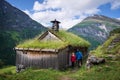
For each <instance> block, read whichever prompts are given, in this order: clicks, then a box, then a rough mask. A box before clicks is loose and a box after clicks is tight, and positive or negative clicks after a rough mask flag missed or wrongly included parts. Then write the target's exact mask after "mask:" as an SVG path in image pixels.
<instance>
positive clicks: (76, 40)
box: [17, 31, 90, 49]
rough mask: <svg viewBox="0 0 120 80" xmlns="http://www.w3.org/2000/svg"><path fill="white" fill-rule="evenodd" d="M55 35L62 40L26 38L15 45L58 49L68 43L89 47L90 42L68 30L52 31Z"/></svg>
mask: <svg viewBox="0 0 120 80" xmlns="http://www.w3.org/2000/svg"><path fill="white" fill-rule="evenodd" d="M52 33H54V34H55V35H56V36H57V37H59V38H60V39H61V40H62V41H39V40H38V39H37V38H34V39H31V40H27V41H25V42H23V43H22V44H19V45H18V46H17V47H18V48H19V47H20V48H41V49H44V48H47V49H60V48H64V47H66V46H68V45H72V46H81V47H89V46H90V43H89V42H88V41H86V40H84V39H82V38H80V37H78V36H76V35H74V34H72V33H70V32H66V31H59V32H52Z"/></svg>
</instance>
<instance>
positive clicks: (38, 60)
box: [16, 51, 58, 69]
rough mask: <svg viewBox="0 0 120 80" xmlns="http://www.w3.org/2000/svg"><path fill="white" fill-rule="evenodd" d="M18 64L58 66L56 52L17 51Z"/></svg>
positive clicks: (41, 66)
mask: <svg viewBox="0 0 120 80" xmlns="http://www.w3.org/2000/svg"><path fill="white" fill-rule="evenodd" d="M16 53H17V54H16V65H18V64H22V65H24V66H25V67H35V68H54V69H57V68H58V61H57V60H58V58H57V54H56V53H50V52H34V51H16Z"/></svg>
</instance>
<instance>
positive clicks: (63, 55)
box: [16, 47, 87, 69]
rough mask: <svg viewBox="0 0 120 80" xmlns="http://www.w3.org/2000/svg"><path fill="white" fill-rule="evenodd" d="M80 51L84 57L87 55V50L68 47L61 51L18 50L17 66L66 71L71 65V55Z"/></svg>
mask: <svg viewBox="0 0 120 80" xmlns="http://www.w3.org/2000/svg"><path fill="white" fill-rule="evenodd" d="M76 49H79V50H80V51H81V52H82V53H83V56H84V57H85V56H86V55H87V48H82V47H72V48H69V47H66V48H64V49H60V50H57V52H56V50H51V51H49V50H48V49H47V50H46V49H43V50H41V51H40V50H39V49H33V50H32V49H29V50H28V49H24V50H22V49H16V66H17V65H19V64H20V65H24V66H25V67H34V68H53V69H64V68H66V67H68V66H70V65H71V61H70V55H71V53H72V52H75V50H76Z"/></svg>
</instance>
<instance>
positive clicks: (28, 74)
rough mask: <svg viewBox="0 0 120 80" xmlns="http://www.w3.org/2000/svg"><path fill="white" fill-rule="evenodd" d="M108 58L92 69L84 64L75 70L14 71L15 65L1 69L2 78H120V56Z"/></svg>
mask: <svg viewBox="0 0 120 80" xmlns="http://www.w3.org/2000/svg"><path fill="white" fill-rule="evenodd" d="M106 60H107V62H106V63H105V64H102V65H96V66H94V67H92V68H91V69H90V70H87V69H86V68H85V66H84V65H83V66H82V67H81V68H80V69H75V70H72V69H68V70H66V71H56V70H52V69H39V70H34V69H27V70H26V71H23V72H21V73H14V71H15V67H9V68H4V69H0V80H120V76H119V74H120V56H119V57H118V56H117V57H116V58H115V59H110V58H106ZM11 68H12V69H11ZM1 72H2V73H1Z"/></svg>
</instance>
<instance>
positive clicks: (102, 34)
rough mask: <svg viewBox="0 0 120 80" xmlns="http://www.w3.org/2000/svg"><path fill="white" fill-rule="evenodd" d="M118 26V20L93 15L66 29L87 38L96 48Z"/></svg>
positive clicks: (92, 47)
mask: <svg viewBox="0 0 120 80" xmlns="http://www.w3.org/2000/svg"><path fill="white" fill-rule="evenodd" d="M119 27H120V21H119V20H117V19H113V18H109V17H106V16H103V15H94V16H90V17H87V18H85V19H84V20H83V21H82V22H80V23H78V24H77V25H75V26H73V27H72V28H70V29H69V30H68V31H69V32H72V33H74V34H76V35H78V36H81V37H83V38H85V39H86V40H88V41H89V42H90V43H91V44H92V46H91V49H94V48H96V47H97V46H98V45H100V44H102V43H103V42H104V41H105V40H106V39H107V37H108V36H109V32H110V31H111V30H113V29H115V28H119Z"/></svg>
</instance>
